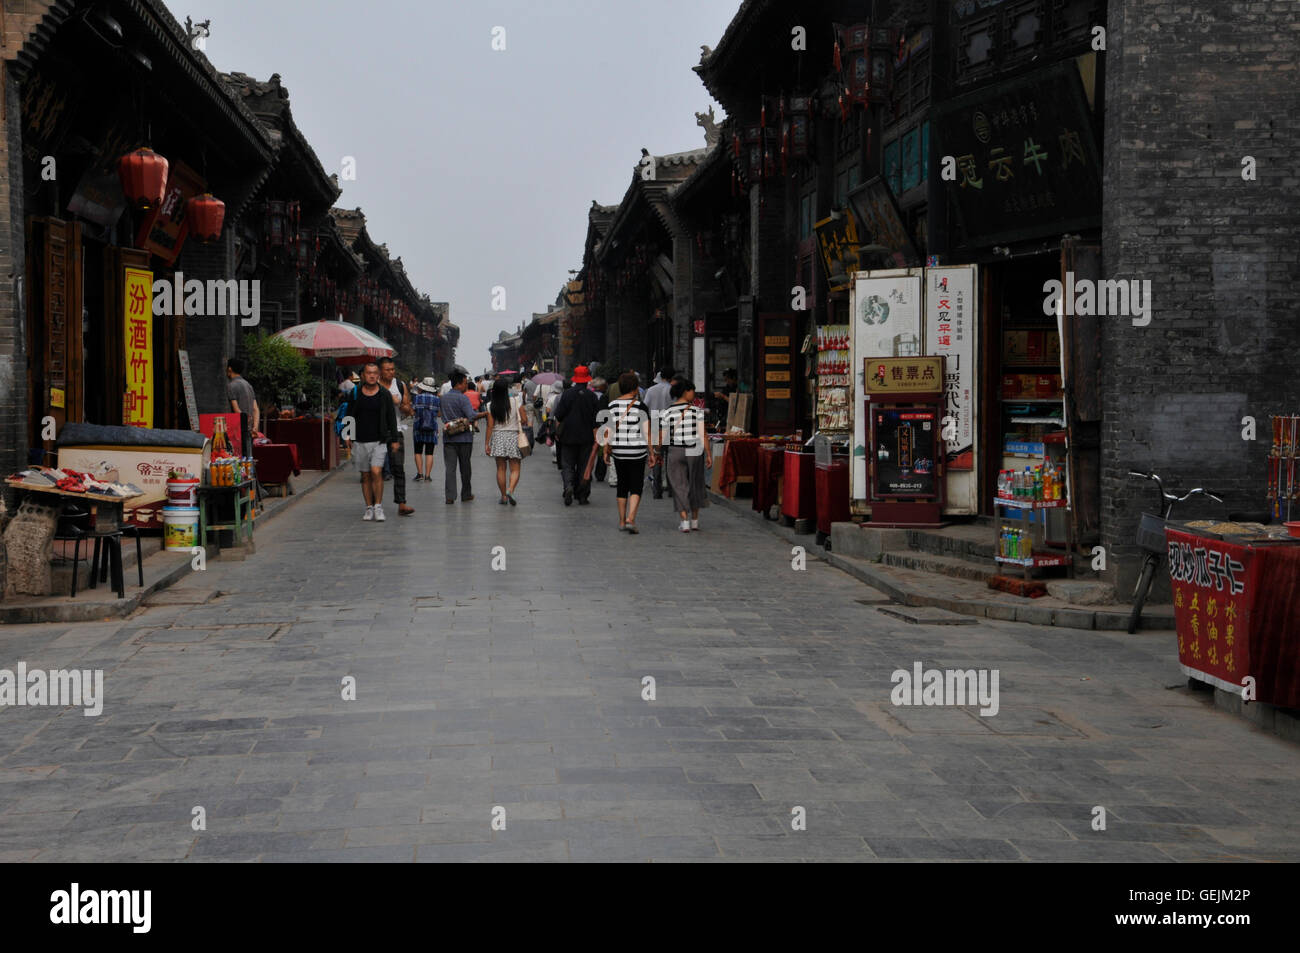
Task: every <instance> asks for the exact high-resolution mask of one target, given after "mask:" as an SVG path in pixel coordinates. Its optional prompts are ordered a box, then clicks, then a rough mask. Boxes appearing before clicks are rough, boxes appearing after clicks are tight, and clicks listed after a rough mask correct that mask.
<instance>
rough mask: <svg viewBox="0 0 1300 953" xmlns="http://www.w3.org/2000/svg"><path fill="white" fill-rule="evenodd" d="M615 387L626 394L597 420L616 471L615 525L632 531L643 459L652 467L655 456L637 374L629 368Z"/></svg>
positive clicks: (605, 454)
mask: <svg viewBox="0 0 1300 953" xmlns="http://www.w3.org/2000/svg"><path fill="white" fill-rule="evenodd" d="M618 390H619V393H620V394H626V395H627V396H626V397H620V398H618V399H617V400H611V401H610V402H609V407H608V408H607V409H606V410H603V411H601V414H600V416H599V417H598V418H597V422H598V423H600V424H602V426H601V431H600V433H601V436H602V438H603V440H602V442H603V444H604V457H605V462H606V463H609V460H610V457H611V456H612V457H613V458H614V469H615V470H616V471H617V473H618V528H619V529H626V530H627V531H628V532H629V533H633V534H635V533H636V532H637V528H636V511H637V507H639V506H640V505H641V491H642V489H643V488H644V487H645V467H646V460H647V458H649V462H650V464H651V465H652V466H653V465H654V462H655V460H656V456H655V452H654V450H653V449H652V448H651V447H650V408H648V407H646V405H645V404H643V403H642V402H641V400H640V399H639V398H638V397H637V380H636V374H635V373H633V372H632V371H628V372H626V373H625V374H623V375H622V376H621V377H619V379H618ZM602 417H603V419H601V418H602Z"/></svg>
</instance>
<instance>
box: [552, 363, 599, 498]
mask: <svg viewBox="0 0 1300 953" xmlns="http://www.w3.org/2000/svg"><path fill="white" fill-rule="evenodd" d="M590 383H591V371H589V370H588V369H587V368H586V367H584V366H582V365H578V366H577V367H575V368H574V369H573V386H572V387H570V388H569V389H568V390H566V391H565V392H564V393H563V394H561V395H560V400H559V402H558V403H557V404H556V405H555V419H556V420H557V421H559V422H560V423H561V424H562V425H563V428H562V430H561V431H560V440H559V443H560V470H561V473H563V475H564V505H565V506H569V505H571V504H572V503H573V500H574V497H577V500H578V504H579V505H580V506H586V505H587V504H589V503H590V502H591V481H590V480H583V478H582V476H583V472H584V471H585V470H586V468H587V460H588V458H589V457H590V456H591V448H592V447H593V446H595V444H596V404H597V401H596V395H595V394H593V393H592V392H591V391H590V390H588V389H587V385H588V384H590Z"/></svg>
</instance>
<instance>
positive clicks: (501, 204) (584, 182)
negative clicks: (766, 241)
mask: <svg viewBox="0 0 1300 953" xmlns="http://www.w3.org/2000/svg"><path fill="white" fill-rule="evenodd" d="M166 2H167V4H168V6H169V8H170V9H171V11H172V13H173V15H175V17H176V18H177V19H178V20H179V21H181V22H182V23H183V22H184V21H185V17H186V16H191V17H193V18H194V19H195V20H206V19H208V18H209V17H210V18H211V19H212V27H211V29H212V35H211V38H210V39H209V40H208V41H207V55H208V57H209V59H211V60H212V62H213V63H214V64H215V66H216V67H217V68H218V69H221V70H223V71H226V72H230V71H239V72H243V73H248V74H249V75H251V76H254V77H256V78H258V79H267V78H268V77H270V75H271V74H272V73H279V74H280V76H281V80H282V82H283V83H284V85H285V86H286V87H287V88H288V89H289V92H290V102H291V104H292V108H293V115H294V120H295V121H296V122H297V124H298V126H299V128H300V129H302V130H303V132H304V134H305V135H306V137H307V140H308V141H309V142H310V143H311V144H312V147H313V148H314V149H315V150H316V154H317V155H318V156H319V157H320V160H321V163H322V165H324V166H325V168H326V171H329V172H337V171H339V170H340V165H341V162H342V158H343V156H355V157H356V169H357V178H356V181H352V182H343V183H341V185H342V186H343V195H342V196H341V197H340V199H339V205H341V206H343V207H346V208H355V207H356V206H360V207H361V209H362V210H363V211H364V212H365V214H366V219H367V224H368V227H369V231H370V235H371V237H372V238H374V239H375V241H377V242H385V243H387V245H388V249H389V252H390V254H392V255H395V256H396V255H400V256H401V257H402V263H403V264H404V265H405V266H406V268H407V273H408V274H409V275H410V277H411V279H412V282H413V283H414V284H415V286H416V288H417V289H419V290H420V291H422V292H427V293H428V294H429V295H430V297H432V298H433V300H434V301H449V302H451V318H452V320H453V321H454V322H455V323H456V324H458V325H460V328H461V341H460V346H459V348H458V349H457V360H458V361H459V363H461V364H463V365H465V366H466V367H468V368H469V369H470V370H471V371H474V372H478V371H480V370H482V369H483V368H484V367H486V366H487V364H488V360H489V358H488V352H487V346H488V345H489V344H490V343H491V342H493V341H495V340H496V337H497V333H498V332H499V331H501V330H502V329H510V330H514V329H515V327H516V326H517V325H518V324H519V323H520V322H521V321H526V320H528V318H529V317H530V315H531V314H532V312H534V311H545V310H546V306H547V304H549V303H552V302H553V301H554V300H555V295H556V293H557V292H558V291H559V290H560V286H561V284H562V283H563V282H564V281H565V280H567V278H568V277H569V276H568V270H569V269H570V268H577V267H578V266H579V265H580V264H581V261H582V242H583V238H584V236H585V234H586V227H587V209H588V208H589V207H590V205H591V201H592V199H595V200H597V201H598V202H600V203H601V204H602V205H605V204H613V203H615V202H617V201H618V200H619V199H621V198H622V196H623V192H624V191H625V190H626V188H627V186H628V183H629V182H630V181H631V178H632V170H633V166H634V165H635V164H636V161H637V160H638V159H639V158H640V155H641V147H642V146H645V147H646V148H647V149H649V150H650V151H651V152H652V153H655V154H657V155H661V154H664V153H668V152H681V151H684V150H687V149H697V148H700V147H702V146H703V145H704V135H703V130H701V129H700V127H699V126H697V125H696V123H695V116H694V113H695V112H697V111H699V112H704V111H706V108H707V107H708V106H709V105H710V104H712V105H713V106H714V111H715V114H716V116H717V118H718V119H719V120H721V119H722V110H721V108H720V107H718V106H717V104H716V103H713V100H712V98H711V97H710V96H709V94H708V92H707V91H706V90H705V88H704V86H703V84H702V83H700V81H699V77H698V76H697V75H696V74H695V73H693V72H692V71H691V67H692V66H694V65H696V64H697V63H698V62H699V58H700V46H701V44H707V45H709V46H711V47H713V46H717V44H718V40H719V39H720V38H721V36H722V32H723V30H724V29H725V28H726V25H727V24H728V23H729V22H730V21H731V18H732V17H733V16H734V15H735V12H736V10H737V9H738V8H739V6H740V0H654V2H649V0H646V2H641V0H488V2H478V0H471V2H460V3H452V2H449V0H258V2H251V0H166ZM496 26H501V27H504V28H505V31H506V33H505V39H506V49H505V51H503V52H498V51H494V50H493V49H492V30H493V27H496ZM494 285H501V286H503V287H504V288H505V289H506V295H507V297H506V304H507V306H508V310H506V311H504V312H494V311H492V308H491V304H492V297H491V295H492V287H493V286H494Z"/></svg>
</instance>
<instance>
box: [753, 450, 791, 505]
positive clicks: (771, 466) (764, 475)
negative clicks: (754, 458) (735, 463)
mask: <svg viewBox="0 0 1300 953" xmlns="http://www.w3.org/2000/svg"><path fill="white" fill-rule="evenodd" d="M784 474H785V450H784V449H782V448H781V447H759V448H758V467H757V470H755V472H754V502H753V507H754V509H756V510H758V512H760V513H762V514H763V519H773V517H772V516H771V515H770V511H771V509H772V507H774V506H776V505H777V504H778V503H780V502H781V478H782V476H784Z"/></svg>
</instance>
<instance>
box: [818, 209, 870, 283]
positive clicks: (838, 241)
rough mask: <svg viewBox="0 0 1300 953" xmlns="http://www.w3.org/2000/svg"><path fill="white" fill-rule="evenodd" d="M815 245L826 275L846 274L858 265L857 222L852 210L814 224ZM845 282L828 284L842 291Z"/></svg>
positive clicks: (828, 276)
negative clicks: (836, 217)
mask: <svg viewBox="0 0 1300 953" xmlns="http://www.w3.org/2000/svg"><path fill="white" fill-rule="evenodd" d="M815 227H816V232H817V246H818V248H820V249H821V255H822V264H823V265H824V266H825V267H826V277H827V278H828V279H829V278H830V277H831V276H832V275H846V276H847V274H848V272H849V270H850V269H854V270H856V269H857V267H858V245H859V244H861V243H860V242H859V240H858V223H857V221H856V220H855V219H854V218H853V213H852V212H845V213H843V214H842V215H841V216H840V218H838V219H835V218H827V219H823V220H822V221H820V222H818V223H817V224H816V226H815ZM847 287H848V284H847V283H841V284H834V283H833V282H832V283H831V285H830V290H831V291H842V290H843V289H844V288H847Z"/></svg>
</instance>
